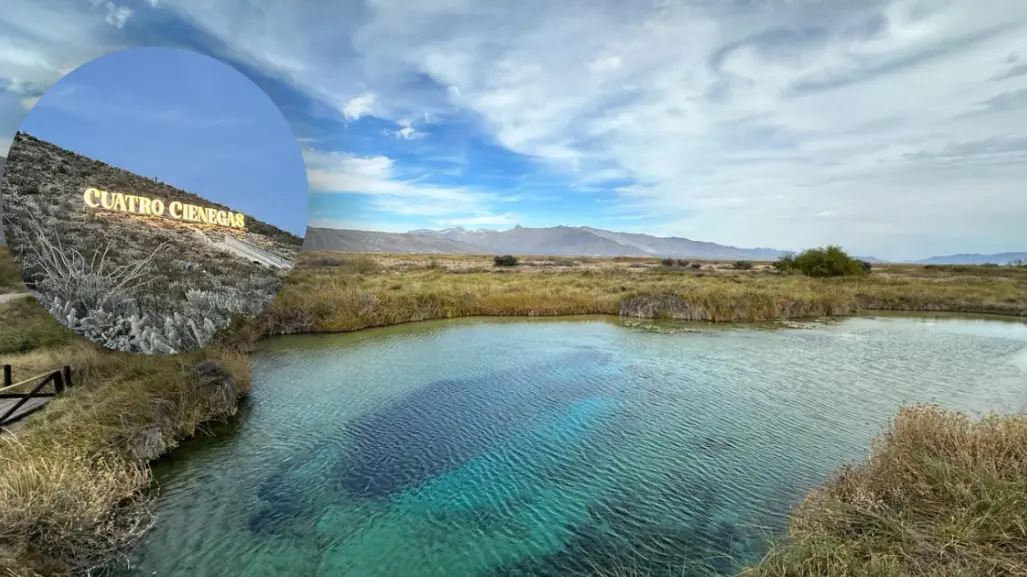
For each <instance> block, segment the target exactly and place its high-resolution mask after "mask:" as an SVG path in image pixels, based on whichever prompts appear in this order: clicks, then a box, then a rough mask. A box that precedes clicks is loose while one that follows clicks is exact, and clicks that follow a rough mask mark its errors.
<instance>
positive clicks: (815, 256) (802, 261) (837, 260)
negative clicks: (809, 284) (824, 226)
mask: <svg viewBox="0 0 1027 577" xmlns="http://www.w3.org/2000/svg"><path fill="white" fill-rule="evenodd" d="M867 265H869V263H866V265H864V264H863V261H861V260H859V259H855V258H852V257H850V256H849V255H848V254H846V252H845V251H843V250H842V249H841V247H838V246H833V245H831V246H827V247H824V248H811V249H808V250H805V251H803V252H801V253H799V254H798V255H796V256H792V255H785V256H783V257H781V258H780V259H778V261H777V262H776V263H774V268H776V269H778V270H779V271H782V272H789V271H798V272H801V273H802V274H804V275H806V276H811V277H818V278H824V277H834V276H862V275H864V274H866V273H867V272H868V268H867Z"/></svg>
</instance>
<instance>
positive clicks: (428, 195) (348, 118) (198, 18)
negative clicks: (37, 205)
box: [0, 0, 1027, 259]
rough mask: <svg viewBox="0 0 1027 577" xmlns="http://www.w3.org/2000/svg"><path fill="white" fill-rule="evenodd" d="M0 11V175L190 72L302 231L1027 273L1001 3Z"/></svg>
mask: <svg viewBox="0 0 1027 577" xmlns="http://www.w3.org/2000/svg"><path fill="white" fill-rule="evenodd" d="M4 5H5V9H4V11H3V13H2V14H0V87H2V92H0V150H3V149H6V147H7V146H8V145H9V142H10V138H11V137H12V136H13V135H14V132H15V131H16V130H17V128H18V126H19V125H20V123H21V121H22V119H23V118H24V116H25V114H26V113H27V111H28V109H29V108H30V107H31V106H32V105H33V103H34V101H35V99H36V98H37V97H38V96H39V95H40V94H42V92H43V91H45V90H46V89H47V88H48V87H49V86H51V85H53V84H54V82H56V81H57V80H58V79H59V78H60V77H61V76H62V75H63V74H66V73H68V72H70V71H71V70H72V69H74V68H75V67H76V66H78V65H80V64H83V63H84V62H86V61H88V60H90V59H91V58H94V57H97V56H99V55H102V54H105V53H108V52H110V51H114V50H118V49H122V48H129V47H133V46H153V45H161V46H177V47H183V48H189V49H193V50H197V51H200V52H203V53H205V54H209V55H212V56H215V57H218V58H220V59H222V60H224V61H225V62H228V63H230V64H232V65H233V66H235V67H236V68H238V69H239V70H240V71H242V72H243V73H244V74H246V75H247V76H249V77H250V78H251V79H253V80H254V81H255V82H256V83H257V84H258V85H259V86H260V87H261V88H263V89H264V90H265V91H266V92H267V93H268V95H269V96H270V97H271V98H272V99H273V100H274V101H275V102H276V103H277V104H278V106H279V107H280V108H281V109H282V112H283V113H284V114H285V116H286V118H288V120H289V122H290V124H291V126H292V128H293V131H294V132H295V135H296V137H297V139H298V140H299V143H300V145H301V146H303V148H304V149H305V161H306V164H307V177H308V181H309V184H310V187H311V200H310V209H311V212H310V223H311V224H312V225H315V226H335V227H344V228H360V229H373V230H387V231H405V230H409V229H412V228H422V227H429V228H440V227H449V226H464V227H474V228H477V227H487V228H508V227H510V226H512V225H514V224H521V225H523V226H551V225H556V224H567V225H590V226H596V227H601V228H608V229H614V230H622V231H632V232H646V233H651V234H657V235H661V236H664V235H666V236H669V235H675V236H684V237H688V238H692V239H696V240H705V241H713V242H718V243H723V244H731V245H736V246H746V247H752V246H766V247H773V248H779V249H801V248H805V247H809V246H814V245H821V244H826V243H837V244H841V245H843V246H844V247H846V248H847V249H849V250H850V251H852V252H855V253H858V254H861V255H872V256H877V257H881V258H894V259H908V258H922V257H925V256H929V255H933V254H945V253H954V252H1001V251H1014V250H1027V225H1025V222H1027V2H1023V1H1022V0H928V1H911V0H894V1H883V0H680V1H672V0H646V1H641V0H639V1H634V0H588V1H586V0H566V1H561V2H552V1H550V0H492V1H488V2H485V1H472V0H423V1H418V0H366V1H365V2H363V3H361V2H357V1H352V2H350V1H347V2H342V1H340V2H327V1H324V0H220V1H219V2H209V1H207V0H123V1H122V2H108V1H101V0H80V1H78V2H75V1H72V0H65V1H57V0H4Z"/></svg>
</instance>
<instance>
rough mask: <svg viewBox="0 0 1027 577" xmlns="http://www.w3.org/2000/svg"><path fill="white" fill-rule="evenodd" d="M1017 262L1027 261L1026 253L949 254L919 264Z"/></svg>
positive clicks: (927, 259)
mask: <svg viewBox="0 0 1027 577" xmlns="http://www.w3.org/2000/svg"><path fill="white" fill-rule="evenodd" d="M1019 260H1023V261H1027V252H1000V253H996V254H976V253H972V254H950V255H948V256H932V257H931V258H925V259H924V260H922V261H920V262H922V263H924V264H1008V263H1010V262H1013V261H1019Z"/></svg>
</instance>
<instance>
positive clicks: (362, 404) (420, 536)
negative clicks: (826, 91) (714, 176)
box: [129, 319, 1027, 577]
mask: <svg viewBox="0 0 1027 577" xmlns="http://www.w3.org/2000/svg"><path fill="white" fill-rule="evenodd" d="M948 323H949V324H945V323H938V324H937V325H927V324H925V323H923V322H920V321H915V320H903V319H888V320H875V319H850V320H848V321H845V322H843V323H841V324H840V325H837V326H827V327H820V328H816V329H812V330H795V331H775V332H768V331H755V330H729V331H713V332H711V333H707V334H694V333H678V334H655V333H650V332H646V331H640V330H634V329H629V328H624V327H622V326H619V325H618V324H616V323H611V322H556V321H553V322H501V323H492V322H487V321H474V322H466V323H457V322H447V323H441V324H431V323H429V324H425V325H421V326H411V327H404V328H393V329H386V330H383V331H380V332H368V333H363V334H360V335H339V336H318V337H290V338H284V339H278V340H275V341H273V343H272V346H271V348H270V350H268V351H267V352H266V353H265V355H264V356H263V358H261V359H260V361H259V363H258V366H257V368H256V370H255V372H254V378H255V382H254V386H253V393H252V398H251V400H250V401H249V402H248V403H247V405H246V406H245V407H244V410H243V418H242V419H241V422H240V423H239V424H237V425H235V426H233V427H224V428H222V429H219V431H218V435H217V436H216V437H214V438H212V439H207V440H204V441H202V442H196V443H191V444H188V445H187V446H186V447H185V448H184V449H183V450H182V451H181V452H179V453H176V455H175V456H174V457H173V458H172V459H169V460H168V461H167V462H165V463H161V464H159V465H158V466H157V468H156V470H155V471H156V474H157V477H158V479H159V482H160V484H161V487H162V494H163V497H162V499H161V501H160V507H161V510H160V511H159V514H160V518H159V519H160V521H159V523H158V525H157V527H156V528H155V529H154V531H153V532H152V533H151V534H150V535H149V536H148V537H147V538H146V539H145V541H144V543H143V544H142V546H141V547H140V549H139V551H138V552H137V555H136V562H137V563H138V567H137V569H136V570H134V571H130V572H129V573H133V574H143V573H146V574H150V573H152V572H156V573H157V574H188V575H236V574H246V575H269V576H271V575H282V574H289V575H318V576H319V575H325V576H329V575H332V576H334V575H357V576H370V577H375V576H379V575H380V576H383V577H385V576H389V577H391V576H394V575H418V576H425V577H434V576H443V575H445V576H448V577H452V576H457V577H465V576H466V577H471V576H483V577H484V576H514V575H518V576H521V575H523V576H543V575H554V576H556V575H560V576H565V575H574V574H582V573H584V572H587V571H590V570H592V569H594V568H596V567H603V568H607V569H610V568H614V567H642V568H645V569H646V570H647V571H648V572H649V574H652V575H661V574H667V575H681V567H683V566H689V567H694V566H695V565H696V564H699V563H704V564H707V565H709V566H710V567H712V568H713V569H715V570H717V571H720V572H723V573H729V572H731V571H732V570H733V569H734V568H736V567H737V565H738V564H739V563H742V562H745V561H748V560H752V559H754V558H755V557H756V556H758V555H759V554H760V553H761V551H762V548H763V537H764V536H765V535H766V532H767V531H779V530H781V529H782V528H783V527H784V523H785V522H786V515H787V511H788V509H789V507H790V506H792V505H794V504H795V503H797V502H798V501H799V500H800V499H801V498H802V496H803V495H804V494H805V492H806V491H807V490H809V488H811V487H812V486H814V485H816V484H818V483H819V482H821V481H822V480H823V479H824V478H825V476H826V475H828V474H829V472H830V471H831V470H832V469H834V468H835V467H836V466H837V465H839V464H841V463H842V462H844V461H847V460H851V459H857V458H861V457H862V456H864V454H865V452H866V448H867V444H868V442H869V441H870V439H871V438H872V437H873V436H874V435H875V434H876V433H877V432H878V431H879V430H880V428H881V427H883V426H885V425H886V424H887V422H888V419H889V418H890V417H891V416H892V415H893V414H894V412H895V410H896V409H897V408H898V407H899V406H900V405H901V404H903V403H908V402H914V401H931V400H933V401H936V402H940V403H941V404H943V405H946V406H951V407H954V408H960V409H968V410H971V411H972V410H984V409H989V408H1000V407H1003V406H1017V405H1019V406H1023V405H1024V403H1025V402H1027V392H1025V390H1027V389H1025V388H1024V387H1023V386H1022V385H1023V382H1024V381H1023V379H1024V376H1025V375H1024V371H1023V368H1022V367H1021V366H1020V365H1022V363H1023V360H1022V359H1023V351H1024V350H1027V331H1024V330H1022V328H1020V327H1019V326H1018V325H1003V324H1001V323H994V324H986V325H980V324H977V325H971V324H966V325H960V324H959V323H960V321H949V322H948ZM952 323H955V324H952ZM1003 327H1010V328H1008V329H1007V330H1004V329H1003Z"/></svg>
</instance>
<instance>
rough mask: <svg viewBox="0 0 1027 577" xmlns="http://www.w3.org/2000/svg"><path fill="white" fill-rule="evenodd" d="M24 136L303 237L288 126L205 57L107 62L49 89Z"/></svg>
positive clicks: (297, 160) (301, 191) (295, 153)
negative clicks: (27, 135)
mask: <svg viewBox="0 0 1027 577" xmlns="http://www.w3.org/2000/svg"><path fill="white" fill-rule="evenodd" d="M21 130H22V131H24V132H27V133H29V134H31V135H33V136H36V137H37V138H42V139H43V140H47V141H49V142H52V143H54V144H57V145H58V146H61V147H64V148H67V149H70V150H74V151H75V152H77V153H79V154H83V155H85V156H88V157H90V158H96V159H99V160H102V161H104V162H106V163H108V164H111V165H113V166H117V167H119V168H123V169H125V170H129V171H131V172H134V173H136V174H139V175H143V176H152V177H155V178H157V179H159V180H161V181H162V182H165V183H168V184H170V185H172V186H176V187H178V188H181V189H183V190H186V191H189V192H193V193H195V194H198V195H200V196H202V197H204V198H207V199H210V200H212V201H215V202H219V203H222V204H225V205H227V206H229V207H231V208H233V209H235V210H238V211H241V212H243V213H245V214H247V215H249V216H252V217H254V218H257V219H259V220H263V221H265V222H270V223H272V224H274V225H276V226H278V227H280V228H283V229H285V230H289V231H291V232H294V233H295V234H298V235H300V236H302V235H303V234H304V233H305V230H306V226H307V214H308V206H307V183H306V170H305V167H304V163H303V156H302V154H301V151H300V147H299V144H298V143H297V141H296V138H295V136H294V135H293V133H292V130H291V128H290V126H289V124H288V122H287V121H286V120H285V118H284V117H283V116H282V114H281V112H279V110H278V108H277V107H276V106H275V104H274V102H273V101H272V100H271V99H270V98H268V96H267V95H265V94H264V93H263V92H262V91H261V90H260V88H258V87H257V86H256V85H254V83H253V82H252V81H250V80H249V79H248V78H247V77H246V76H244V75H243V74H241V73H239V72H238V71H237V70H235V69H234V68H232V67H231V66H228V65H226V64H224V63H223V62H221V61H219V60H216V59H213V58H210V57H208V56H203V55H201V54H198V53H196V52H192V51H187V50H181V49H177V48H163V47H150V48H139V49H130V50H122V51H118V52H114V53H111V54H107V55H105V56H102V57H100V58H98V59H96V60H93V61H91V62H89V63H87V64H84V65H82V66H80V67H79V68H76V69H75V70H74V71H73V72H72V73H70V74H68V75H67V76H65V77H63V78H62V79H60V80H59V81H58V82H57V83H56V84H54V85H53V86H51V87H50V88H49V89H48V90H47V91H46V92H45V93H44V94H43V96H42V97H41V98H40V99H39V100H38V101H37V102H36V103H35V105H34V106H33V107H32V110H31V112H30V113H29V114H28V116H27V117H26V118H25V120H24V122H23V123H22V125H21ZM124 192H130V191H124Z"/></svg>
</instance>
